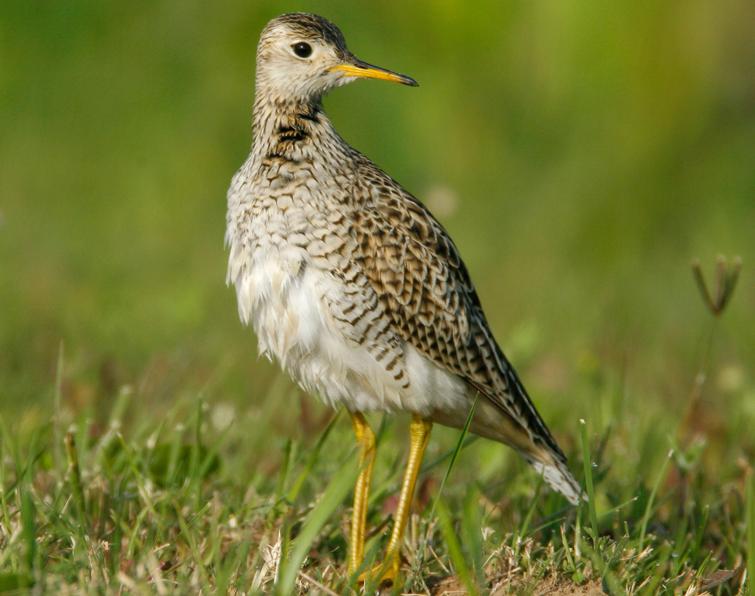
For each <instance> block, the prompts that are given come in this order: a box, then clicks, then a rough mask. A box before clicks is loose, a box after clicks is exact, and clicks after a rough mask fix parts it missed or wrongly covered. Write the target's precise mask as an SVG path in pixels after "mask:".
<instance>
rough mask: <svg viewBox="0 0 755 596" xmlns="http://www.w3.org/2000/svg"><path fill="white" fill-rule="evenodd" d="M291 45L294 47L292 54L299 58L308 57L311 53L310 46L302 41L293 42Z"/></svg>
mask: <svg viewBox="0 0 755 596" xmlns="http://www.w3.org/2000/svg"><path fill="white" fill-rule="evenodd" d="M291 47H292V48H293V49H294V54H296V55H297V56H299V58H308V57H309V56H311V55H312V46H311V45H309V44H308V43H305V42H303V41H300V42H298V43H295V44H294V45H293V46H291Z"/></svg>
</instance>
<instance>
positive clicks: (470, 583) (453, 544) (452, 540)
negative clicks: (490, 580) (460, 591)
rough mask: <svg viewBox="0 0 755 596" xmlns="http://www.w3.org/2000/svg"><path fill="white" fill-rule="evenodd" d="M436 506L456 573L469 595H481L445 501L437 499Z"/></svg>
mask: <svg viewBox="0 0 755 596" xmlns="http://www.w3.org/2000/svg"><path fill="white" fill-rule="evenodd" d="M435 504H436V505H437V508H438V522H439V523H440V530H441V532H442V533H443V540H445V542H446V546H447V547H448V557H449V558H450V559H451V562H452V563H453V566H454V568H455V569H456V573H457V574H458V575H459V579H460V580H461V581H462V583H463V584H464V586H465V587H466V588H467V591H468V592H469V594H472V595H475V594H479V590H478V589H477V585H476V584H475V582H474V580H473V579H472V573H471V572H470V571H469V566H468V565H467V562H466V561H465V560H464V555H463V553H462V550H461V544H459V539H458V538H457V536H456V532H454V527H453V521H452V520H451V514H450V513H449V512H448V508H447V507H446V505H445V504H444V503H443V501H440V500H437V499H436V502H435Z"/></svg>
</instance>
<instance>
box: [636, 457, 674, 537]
mask: <svg viewBox="0 0 755 596" xmlns="http://www.w3.org/2000/svg"><path fill="white" fill-rule="evenodd" d="M673 455H674V450H673V449H671V450H669V452H668V454H667V455H666V459H665V460H664V462H663V465H662V466H661V469H660V471H659V472H658V476H657V477H656V479H655V484H654V485H653V490H652V491H651V492H650V496H649V497H648V502H647V504H646V505H645V513H644V514H643V516H642V523H641V524H640V546H639V551H640V552H642V548H643V546H644V545H645V536H646V534H647V528H648V521H649V520H650V514H651V512H652V510H653V502H654V501H655V496H656V494H657V493H658V489H659V488H660V486H661V482H662V480H663V479H664V478H665V477H666V468H667V467H668V464H669V462H670V461H671V457H672V456H673Z"/></svg>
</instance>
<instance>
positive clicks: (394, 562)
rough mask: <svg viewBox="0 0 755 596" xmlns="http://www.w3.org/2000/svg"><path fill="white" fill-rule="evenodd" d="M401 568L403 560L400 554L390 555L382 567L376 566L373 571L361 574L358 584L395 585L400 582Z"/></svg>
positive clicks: (369, 570)
mask: <svg viewBox="0 0 755 596" xmlns="http://www.w3.org/2000/svg"><path fill="white" fill-rule="evenodd" d="M400 566H401V560H400V558H399V554H398V553H395V554H393V553H389V554H388V556H387V557H386V559H385V561H384V562H383V563H382V564H381V565H375V567H373V568H372V569H368V570H367V571H365V572H364V573H361V574H359V579H358V582H359V583H360V584H371V585H373V586H375V585H377V586H384V585H389V584H395V583H396V581H397V580H398V576H399V568H400Z"/></svg>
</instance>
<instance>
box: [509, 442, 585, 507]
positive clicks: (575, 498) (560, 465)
mask: <svg viewBox="0 0 755 596" xmlns="http://www.w3.org/2000/svg"><path fill="white" fill-rule="evenodd" d="M522 455H524V457H525V459H526V460H527V461H528V462H529V463H530V464H531V465H532V467H533V468H535V470H537V473H538V474H540V475H541V476H542V477H543V479H544V480H545V481H546V482H547V483H548V484H549V485H550V487H551V488H552V489H553V490H555V491H557V492H560V493H561V494H562V495H564V497H566V498H567V500H568V501H569V502H570V503H571V504H572V505H578V504H579V502H580V501H587V494H586V493H585V491H583V490H582V487H581V486H580V485H579V482H577V480H576V479H575V478H574V476H572V473H571V472H570V471H569V468H567V467H566V462H565V461H563V460H561V459H560V458H559V457H557V456H556V455H551V457H549V458H548V460H549V461H547V462H543V461H540V460H539V459H535V458H534V457H532V455H530V454H528V453H523V454H522Z"/></svg>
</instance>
